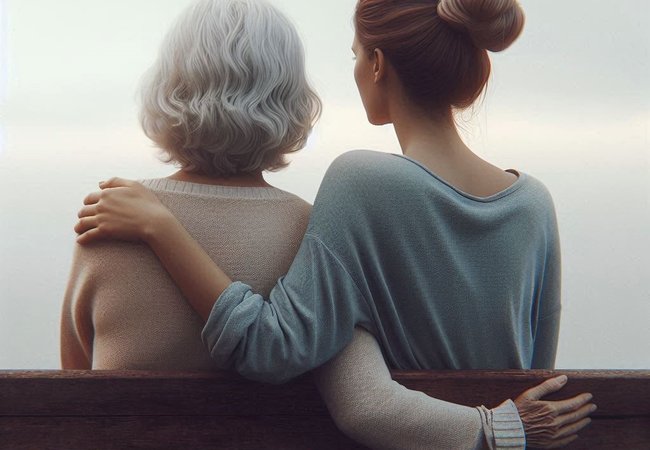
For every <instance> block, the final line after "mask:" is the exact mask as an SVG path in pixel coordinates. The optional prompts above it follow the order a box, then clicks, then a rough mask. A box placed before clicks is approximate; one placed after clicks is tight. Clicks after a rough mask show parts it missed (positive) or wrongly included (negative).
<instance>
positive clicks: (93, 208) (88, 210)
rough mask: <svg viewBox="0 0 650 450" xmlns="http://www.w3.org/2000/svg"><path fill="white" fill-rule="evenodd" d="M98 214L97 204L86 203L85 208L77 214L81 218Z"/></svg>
mask: <svg viewBox="0 0 650 450" xmlns="http://www.w3.org/2000/svg"><path fill="white" fill-rule="evenodd" d="M95 215H97V205H96V204H94V205H86V206H84V207H83V208H81V209H80V210H79V213H78V214H77V217H79V218H80V219H81V218H82V217H90V216H95Z"/></svg>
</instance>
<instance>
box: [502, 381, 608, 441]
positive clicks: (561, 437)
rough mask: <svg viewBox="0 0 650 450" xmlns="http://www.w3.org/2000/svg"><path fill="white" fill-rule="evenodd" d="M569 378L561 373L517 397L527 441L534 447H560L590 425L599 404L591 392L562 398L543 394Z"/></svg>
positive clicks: (556, 388)
mask: <svg viewBox="0 0 650 450" xmlns="http://www.w3.org/2000/svg"><path fill="white" fill-rule="evenodd" d="M566 382H567V377H566V376H565V375H561V376H559V377H555V378H551V379H549V380H546V381H544V382H543V383H542V384H539V385H537V386H535V387H533V388H531V389H529V390H527V391H526V392H524V393H523V394H521V395H520V396H519V397H517V398H516V399H515V405H516V406H517V409H518V410H519V416H520V417H521V421H522V423H523V425H524V431H525V432H526V445H527V447H533V448H559V447H564V446H565V445H567V444H569V443H570V442H573V441H575V440H576V439H578V435H577V433H578V431H580V430H581V429H583V428H584V427H586V426H587V425H589V423H590V422H591V419H589V418H588V417H587V416H589V415H590V414H591V413H593V412H594V411H595V410H596V405H594V404H593V403H589V402H590V401H591V399H592V398H593V396H592V395H591V394H580V395H577V396H575V397H573V398H570V399H567V400H561V401H544V400H540V399H541V398H542V397H545V396H546V395H549V394H551V393H553V392H556V391H559V390H560V389H562V388H563V387H564V385H565V384H566Z"/></svg>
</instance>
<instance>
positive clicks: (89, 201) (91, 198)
mask: <svg viewBox="0 0 650 450" xmlns="http://www.w3.org/2000/svg"><path fill="white" fill-rule="evenodd" d="M101 197H102V193H101V192H93V193H92V194H88V195H87V196H86V198H84V205H94V204H95V203H97V202H98V201H99V199H100V198H101Z"/></svg>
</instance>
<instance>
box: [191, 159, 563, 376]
mask: <svg viewBox="0 0 650 450" xmlns="http://www.w3.org/2000/svg"><path fill="white" fill-rule="evenodd" d="M559 316H560V250H559V240H558V233H557V224H556V219H555V212H554V208H553V202H552V199H551V197H550V195H549V193H548V191H547V190H546V188H545V187H544V186H543V185H542V184H541V183H540V182H539V181H537V180H535V179H534V178H532V177H530V176H528V175H525V174H520V176H519V179H518V181H516V182H515V184H514V185H512V186H511V187H510V188H508V189H506V190H505V191H503V192H501V193H499V194H496V195H493V196H491V197H487V198H478V197H474V196H471V195H468V194H465V193H463V192H460V191H458V190H457V189H455V188H453V187H452V186H450V185H449V184H447V183H445V182H444V181H443V180H441V179H440V178H438V177H436V176H435V175H434V174H433V173H431V172H430V171H428V170H427V169H426V168H425V167H423V166H422V165H420V164H419V163H417V162H415V161H413V160H411V159H408V158H406V157H403V156H399V155H391V154H384V153H377V152H371V151H354V152H350V153H347V154H345V155H343V156H341V157H339V158H338V159H337V160H336V161H335V162H334V163H333V164H332V166H331V167H330V168H329V170H328V172H327V174H326V175H325V178H324V180H323V183H322V185H321V188H320V191H319V193H318V196H317V197H316V201H315V203H314V208H313V211H312V216H311V221H310V223H309V226H308V228H307V233H306V234H305V237H304V240H303V242H302V244H301V247H300V249H299V251H298V254H297V256H296V259H295V260H294V262H293V264H292V266H291V268H290V269H289V273H287V275H286V276H284V277H283V278H281V279H280V280H278V283H277V285H276V287H275V288H274V289H273V291H272V292H271V294H270V297H269V298H268V299H266V300H265V299H264V298H262V297H261V296H260V295H257V294H255V293H253V292H251V290H250V287H249V286H246V285H244V284H242V283H233V284H232V285H231V286H230V287H229V288H228V289H226V291H224V292H223V294H222V295H221V296H220V297H219V299H218V301H217V303H216V304H215V306H214V308H213V310H212V313H211V314H210V318H209V319H208V322H207V324H206V326H205V328H204V330H203V340H204V342H205V343H206V344H207V345H208V347H209V350H210V353H211V355H212V357H213V358H214V359H215V360H216V362H217V363H218V364H219V365H220V366H221V367H223V368H228V369H235V370H237V371H238V372H239V373H241V374H242V375H244V376H246V377H248V378H251V379H255V380H261V381H268V382H283V381H286V380H288V379H290V378H293V377H295V376H297V375H299V374H301V373H303V372H306V371H308V370H310V369H313V368H315V367H317V366H319V365H321V364H323V363H324V362H326V361H327V360H329V359H330V358H331V357H333V356H334V355H335V354H336V353H338V352H339V351H340V350H342V349H343V348H344V347H345V346H346V345H347V344H348V343H349V341H350V340H351V338H352V331H353V329H354V327H355V326H361V327H364V328H366V329H367V330H369V331H370V332H371V333H372V334H374V335H375V337H376V338H377V339H378V340H379V342H380V344H381V347H382V349H383V352H384V356H385V358H386V360H387V362H388V364H389V365H390V366H392V367H393V368H396V369H505V368H550V367H552V366H553V364H554V360H555V350H556V347H557V337H558V329H559Z"/></svg>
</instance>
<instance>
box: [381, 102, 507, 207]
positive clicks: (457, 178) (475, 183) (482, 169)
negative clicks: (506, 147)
mask: <svg viewBox="0 0 650 450" xmlns="http://www.w3.org/2000/svg"><path fill="white" fill-rule="evenodd" d="M392 111H393V114H392V119H393V125H394V127H395V132H396V133H397V137H398V139H399V142H400V146H401V147H402V153H404V156H408V157H409V158H412V159H414V160H416V161H418V162H419V163H421V164H423V165H424V166H425V167H427V168H428V169H429V170H431V171H432V172H433V173H435V174H436V175H438V176H440V177H441V178H442V179H444V180H445V181H447V182H448V183H450V184H451V185H452V186H455V187H456V188H458V189H460V190H462V191H464V192H467V193H468V194H472V195H475V196H478V197H488V196H490V195H492V194H496V193H498V192H501V191H502V190H504V189H506V188H508V187H509V186H510V185H512V184H513V183H514V182H515V181H516V180H517V177H516V176H515V175H513V174H511V173H508V172H505V171H503V170H502V169H500V168H498V167H495V166H493V165H492V164H490V163H488V162H487V161H484V160H483V159H481V158H480V157H479V156H478V155H476V154H475V153H474V152H472V150H470V148H469V147H467V145H465V143H464V142H463V140H462V138H461V137H460V135H459V134H458V130H457V129H456V126H455V125H454V123H453V119H452V118H451V115H444V114H439V115H438V114H426V113H425V112H423V111H422V110H421V109H420V108H417V107H413V106H409V105H402V106H401V107H398V108H394V109H393V110H392Z"/></svg>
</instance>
